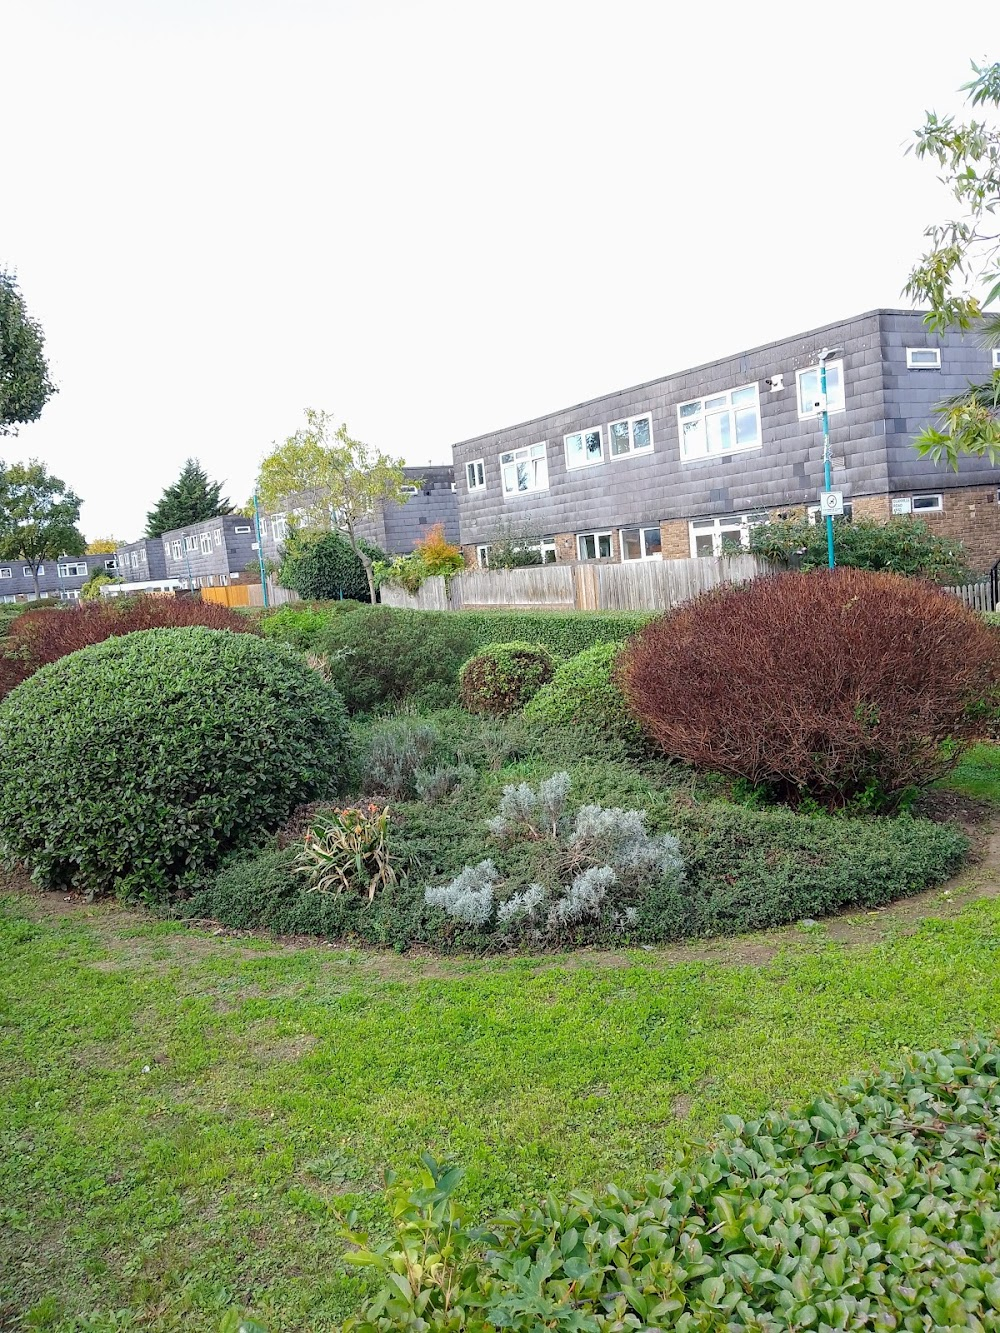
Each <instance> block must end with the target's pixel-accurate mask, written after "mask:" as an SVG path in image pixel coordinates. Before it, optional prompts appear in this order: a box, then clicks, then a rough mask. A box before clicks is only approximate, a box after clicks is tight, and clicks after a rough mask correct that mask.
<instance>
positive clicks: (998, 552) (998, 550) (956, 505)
mask: <svg viewBox="0 0 1000 1333" xmlns="http://www.w3.org/2000/svg"><path fill="white" fill-rule="evenodd" d="M903 494H904V495H911V494H912V492H904V493H903ZM942 494H943V500H944V508H943V509H942V510H941V512H940V513H934V512H933V511H925V510H921V511H920V512H918V513H916V514H914V515H913V517H914V518H918V519H920V520H922V521H923V522H925V523H926V524H927V526H928V528H929V529H930V531H931V532H936V533H938V534H940V536H942V537H952V538H955V539H956V540H958V541H960V542H961V543H962V545H963V546H964V547H965V555H966V560H967V562H968V565H969V568H970V569H974V570H977V571H979V572H982V573H985V571H986V570H988V569H989V568H991V566H992V565H993V564H995V563H996V561H997V560H1000V504H998V503H997V488H996V487H995V486H962V487H953V488H952V489H951V490H946V491H943V492H942ZM885 500H886V506H887V507H888V503H889V501H888V497H885ZM856 503H857V502H855V504H856ZM855 512H857V511H856V510H855Z"/></svg>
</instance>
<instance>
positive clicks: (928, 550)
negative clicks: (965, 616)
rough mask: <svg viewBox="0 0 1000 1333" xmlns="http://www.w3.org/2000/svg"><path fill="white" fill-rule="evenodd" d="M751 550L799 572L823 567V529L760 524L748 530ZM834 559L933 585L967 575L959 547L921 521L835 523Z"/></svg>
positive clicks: (800, 523) (794, 523) (795, 523)
mask: <svg viewBox="0 0 1000 1333" xmlns="http://www.w3.org/2000/svg"><path fill="white" fill-rule="evenodd" d="M750 550H751V551H752V552H753V554H754V555H759V556H762V557H763V558H764V559H765V560H770V561H772V562H773V563H774V564H779V565H785V566H787V567H789V568H792V569H801V570H803V571H806V570H810V569H822V568H824V567H825V566H826V562H827V550H826V528H825V527H824V526H823V525H822V524H819V523H807V522H806V520H805V519H788V520H786V521H784V522H775V523H761V524H759V525H758V526H757V527H754V528H753V529H752V530H751V532H750ZM833 550H834V558H835V560H836V562H837V564H838V565H842V566H846V567H849V568H852V569H871V570H887V571H889V572H890V573H893V574H909V575H911V576H912V577H915V578H925V579H933V580H935V581H936V582H939V583H944V582H946V581H948V582H955V583H960V582H961V581H962V580H963V579H964V578H965V577H966V572H967V571H966V565H965V560H964V558H963V551H962V543H961V542H957V541H953V540H952V539H951V538H949V537H940V536H938V534H937V533H936V532H931V530H930V529H929V528H928V526H927V524H926V523H921V522H919V520H915V519H910V518H893V519H890V520H889V522H888V523H878V522H876V521H875V520H874V519H864V518H863V519H858V521H857V522H856V523H834V525H833Z"/></svg>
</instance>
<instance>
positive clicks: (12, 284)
mask: <svg viewBox="0 0 1000 1333" xmlns="http://www.w3.org/2000/svg"><path fill="white" fill-rule="evenodd" d="M56 392H58V390H57V389H56V387H55V385H54V384H53V383H52V381H51V380H50V379H49V367H48V364H47V362H46V360H45V335H44V334H43V333H42V328H41V325H40V324H39V323H38V321H37V320H35V319H32V318H31V316H30V315H29V314H28V311H27V307H26V306H25V304H24V297H23V296H22V295H21V292H20V290H19V289H18V285H17V279H16V278H15V277H14V275H13V274H12V273H6V272H4V270H3V269H0V435H16V434H17V427H18V426H19V425H24V424H26V423H27V422H29V421H37V420H38V418H39V417H40V416H41V413H42V408H43V407H44V406H45V404H46V403H47V402H48V400H49V399H50V398H51V397H52V395H53V394H54V393H56Z"/></svg>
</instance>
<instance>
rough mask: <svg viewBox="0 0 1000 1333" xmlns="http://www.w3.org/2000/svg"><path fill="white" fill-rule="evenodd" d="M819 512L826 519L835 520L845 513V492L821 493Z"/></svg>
mask: <svg viewBox="0 0 1000 1333" xmlns="http://www.w3.org/2000/svg"><path fill="white" fill-rule="evenodd" d="M819 512H820V513H821V514H822V516H823V517H824V518H834V517H836V516H837V515H838V514H842V513H843V512H844V492H843V491H820V493H819Z"/></svg>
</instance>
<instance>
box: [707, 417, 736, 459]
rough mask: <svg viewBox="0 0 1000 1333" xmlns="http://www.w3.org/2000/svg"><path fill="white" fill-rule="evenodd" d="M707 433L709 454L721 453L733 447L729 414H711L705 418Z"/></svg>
mask: <svg viewBox="0 0 1000 1333" xmlns="http://www.w3.org/2000/svg"><path fill="white" fill-rule="evenodd" d="M705 433H706V436H707V438H708V452H709V453H710V454H714V453H721V452H722V450H724V449H730V448H731V447H732V443H733V441H732V435H731V427H730V424H729V413H728V412H710V413H709V414H708V416H707V417H706V418H705Z"/></svg>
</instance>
